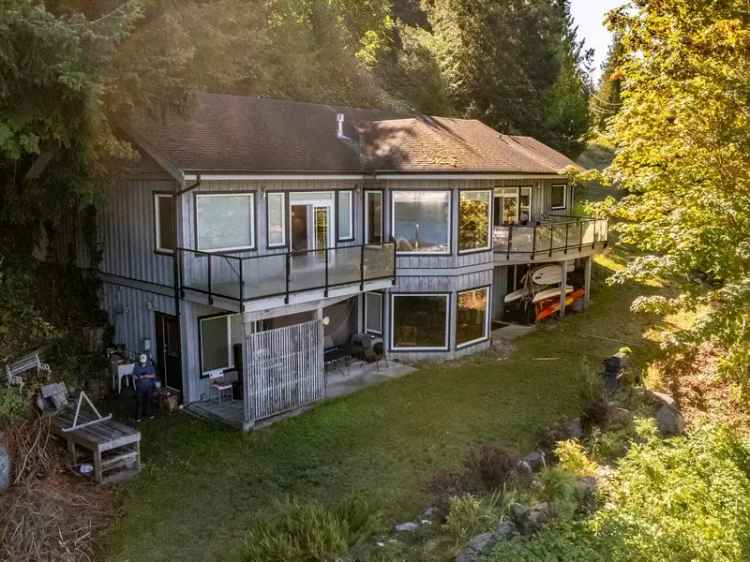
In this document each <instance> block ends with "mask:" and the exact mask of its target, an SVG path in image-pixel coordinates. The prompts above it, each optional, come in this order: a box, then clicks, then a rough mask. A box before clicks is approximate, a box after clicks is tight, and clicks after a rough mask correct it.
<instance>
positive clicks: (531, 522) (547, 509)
mask: <svg viewBox="0 0 750 562" xmlns="http://www.w3.org/2000/svg"><path fill="white" fill-rule="evenodd" d="M510 512H511V517H512V519H513V523H515V526H516V528H518V530H519V532H520V533H521V534H522V535H525V536H528V535H533V534H534V533H536V532H538V531H539V530H541V528H542V527H544V525H545V524H546V523H547V522H548V521H549V520H550V519H552V507H551V506H550V504H549V503H547V502H541V503H538V504H535V505H533V506H531V507H526V506H524V505H521V504H513V505H512V506H511V508H510Z"/></svg>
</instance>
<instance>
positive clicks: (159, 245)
mask: <svg viewBox="0 0 750 562" xmlns="http://www.w3.org/2000/svg"><path fill="white" fill-rule="evenodd" d="M154 212H155V214H156V216H155V217H154V223H155V225H156V251H157V252H164V253H168V254H171V253H173V252H174V250H175V248H176V247H177V212H176V209H175V204H174V195H172V194H171V193H155V194H154Z"/></svg>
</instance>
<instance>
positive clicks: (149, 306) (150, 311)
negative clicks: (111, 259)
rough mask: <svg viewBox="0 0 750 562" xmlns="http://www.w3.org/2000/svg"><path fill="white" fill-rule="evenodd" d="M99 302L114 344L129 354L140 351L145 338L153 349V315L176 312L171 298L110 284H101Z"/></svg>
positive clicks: (154, 338)
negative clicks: (120, 346)
mask: <svg viewBox="0 0 750 562" xmlns="http://www.w3.org/2000/svg"><path fill="white" fill-rule="evenodd" d="M101 299H102V306H103V308H104V310H105V311H106V312H107V316H108V317H109V321H110V323H111V324H112V326H113V327H114V331H115V333H114V343H116V344H122V345H124V346H125V349H127V350H129V351H132V352H139V351H142V350H143V340H144V338H149V339H150V340H151V349H152V350H153V349H154V348H155V345H156V333H155V330H156V322H155V319H154V318H155V317H154V313H155V312H163V313H164V314H172V315H173V314H174V312H175V311H174V299H172V298H169V297H166V296H164V295H158V294H155V293H151V292H147V291H143V290H140V289H134V288H131V287H126V286H122V285H115V284H111V283H103V284H102V291H101ZM152 353H153V351H152Z"/></svg>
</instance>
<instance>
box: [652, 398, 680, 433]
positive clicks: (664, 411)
mask: <svg viewBox="0 0 750 562" xmlns="http://www.w3.org/2000/svg"><path fill="white" fill-rule="evenodd" d="M656 425H657V427H658V428H659V433H661V434H662V435H665V436H670V435H681V434H683V433H684V432H685V419H684V418H683V417H682V414H681V413H680V411H679V410H678V409H677V408H675V407H674V406H668V405H667V404H664V405H663V406H662V407H661V408H659V409H658V410H657V412H656Z"/></svg>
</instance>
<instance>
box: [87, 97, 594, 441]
mask: <svg viewBox="0 0 750 562" xmlns="http://www.w3.org/2000/svg"><path fill="white" fill-rule="evenodd" d="M123 129H124V130H125V132H126V134H127V135H129V137H130V138H131V140H132V141H133V143H134V145H135V146H136V147H137V149H138V150H139V151H140V153H141V158H140V160H139V161H138V162H137V163H135V164H133V165H132V166H130V167H129V169H128V170H127V171H126V172H124V173H123V174H122V175H120V176H119V177H117V178H114V179H113V182H112V186H111V189H109V190H108V191H107V194H106V203H105V205H104V206H103V208H102V211H101V216H100V217H99V221H98V222H99V235H100V243H101V247H102V250H103V261H102V262H101V263H100V264H99V265H98V269H99V272H100V276H101V279H102V281H103V295H102V299H103V307H104V309H105V310H106V311H107V312H108V314H109V317H110V320H111V322H112V324H113V326H114V328H115V341H116V342H118V343H121V344H124V345H125V346H126V347H127V348H128V349H130V350H133V351H139V350H142V349H144V347H150V349H151V352H152V354H153V356H154V358H155V360H156V363H157V365H158V367H159V370H160V374H161V377H162V379H163V381H164V383H165V384H166V385H167V386H168V387H170V388H173V389H175V390H178V391H180V392H181V395H182V400H183V401H184V402H185V403H186V404H190V403H194V402H201V401H207V400H208V399H209V396H210V388H209V386H210V383H211V380H212V378H213V377H215V376H217V374H221V373H222V372H228V371H231V370H238V371H239V375H240V378H241V380H243V381H244V384H243V387H242V388H243V390H244V392H242V393H241V395H242V401H241V402H240V405H241V411H242V422H243V426H244V427H245V428H246V429H247V428H250V427H251V426H252V425H253V423H254V422H256V421H257V420H259V419H262V418H264V417H267V416H270V415H272V414H275V413H278V412H279V411H282V410H284V409H288V408H289V407H295V406H300V405H302V404H304V403H306V402H310V401H314V400H315V399H318V398H320V397H321V396H322V393H323V392H324V390H323V386H322V385H324V382H323V376H322V368H323V353H324V349H325V348H326V347H329V346H335V345H341V344H344V343H345V342H347V341H348V340H349V339H350V338H351V336H352V335H353V334H357V333H370V334H373V335H375V336H377V337H379V338H382V342H383V346H384V351H385V353H386V354H387V355H388V356H389V357H391V358H394V359H403V360H421V359H449V358H454V357H458V356H461V355H464V354H467V353H472V352H476V351H479V350H483V349H486V348H487V347H488V346H489V340H490V333H491V330H492V325H493V322H494V321H499V320H502V318H503V313H504V309H505V306H504V301H505V299H506V296H507V295H508V294H509V293H514V292H517V290H518V289H519V288H520V287H521V285H522V284H524V283H527V282H528V281H527V278H528V276H527V273H528V272H529V271H530V270H531V269H533V266H534V264H540V263H547V264H556V265H559V267H560V278H559V279H558V282H559V284H558V287H559V290H558V293H560V294H561V296H562V299H563V301H562V304H563V307H562V311H563V312H564V310H565V307H564V299H565V294H566V289H565V288H566V287H567V286H568V284H572V285H578V286H579V287H576V288H580V289H581V290H583V291H585V295H586V299H588V292H589V284H590V274H591V256H592V255H593V254H594V253H596V252H598V251H601V249H602V248H603V247H604V246H605V245H606V239H607V238H606V234H607V232H606V223H604V222H602V221H594V220H581V219H575V218H570V215H572V214H573V205H574V193H573V189H572V187H570V186H569V185H568V184H567V181H566V179H565V177H564V176H563V175H561V172H562V171H563V170H564V169H565V168H566V167H568V166H572V165H574V164H573V162H571V161H570V160H569V159H568V158H567V157H565V156H563V155H562V154H560V153H558V152H556V151H554V150H552V149H551V148H549V147H547V146H545V145H543V144H542V143H540V142H538V141H536V140H534V139H532V138H529V137H516V136H507V135H502V134H498V133H497V132H496V131H494V130H492V129H491V128H489V127H487V126H485V125H483V124H482V123H480V122H479V121H474V120H461V119H448V118H440V117H427V116H422V115H416V116H403V115H398V116H393V115H389V114H386V113H384V112H383V111H371V110H360V109H352V108H336V107H330V106H326V105H316V104H308V103H296V102H289V101H280V100H270V99H258V98H250V97H238V96H228V95H212V94H199V95H198V96H197V100H196V103H195V105H194V107H192V108H191V109H190V111H189V112H188V113H187V114H186V115H182V116H170V117H168V118H167V119H166V120H165V121H163V122H160V121H157V120H154V121H141V122H133V123H128V124H127V125H125V126H124V127H123ZM548 269H549V268H548ZM571 288H573V287H572V286H571ZM569 290H570V289H568V292H569Z"/></svg>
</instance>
